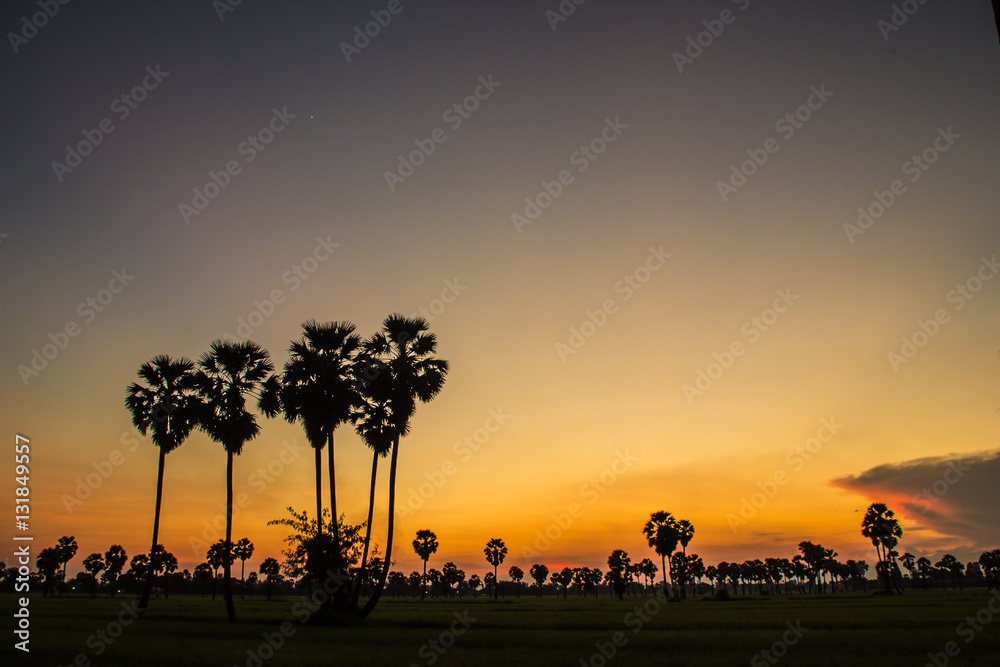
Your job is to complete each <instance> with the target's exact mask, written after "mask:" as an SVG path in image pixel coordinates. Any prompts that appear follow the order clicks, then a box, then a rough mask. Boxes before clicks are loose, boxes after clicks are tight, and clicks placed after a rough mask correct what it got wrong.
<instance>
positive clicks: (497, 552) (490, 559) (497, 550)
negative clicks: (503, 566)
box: [483, 537, 507, 600]
mask: <svg viewBox="0 0 1000 667" xmlns="http://www.w3.org/2000/svg"><path fill="white" fill-rule="evenodd" d="M483 553H484V554H486V562H487V563H489V564H490V565H492V566H493V599H494V600H496V599H497V568H498V567H499V566H500V563H502V562H503V559H504V558H506V557H507V545H506V544H504V543H503V540H501V539H500V538H499V537H494V538H493V539H492V540H490V541H489V542H487V543H486V548H485V549H483ZM504 595H505V596H506V595H507V593H504Z"/></svg>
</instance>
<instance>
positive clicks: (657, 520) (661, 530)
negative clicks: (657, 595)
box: [642, 510, 693, 598]
mask: <svg viewBox="0 0 1000 667" xmlns="http://www.w3.org/2000/svg"><path fill="white" fill-rule="evenodd" d="M642 534H643V535H645V536H646V540H647V542H649V546H650V548H652V549H653V550H654V551H655V552H656V554H657V555H658V556H659V557H660V563H661V564H662V565H663V595H664V596H665V597H667V598H669V597H670V591H668V590H667V571H668V569H669V571H670V586H671V588H672V587H673V585H674V572H673V566H672V565H669V564H668V558H670V555H671V554H673V553H674V551H676V550H677V543H678V541H679V540H680V535H679V534H678V532H677V522H676V521H675V520H674V517H673V515H672V514H670V512H664V511H663V510H659V511H657V512H653V513H652V514H650V515H649V521H647V522H646V524H645V525H644V526H643V527H642ZM692 534H693V530H692Z"/></svg>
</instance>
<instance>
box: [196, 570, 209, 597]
mask: <svg viewBox="0 0 1000 667" xmlns="http://www.w3.org/2000/svg"><path fill="white" fill-rule="evenodd" d="M194 578H195V579H197V580H198V581H200V582H201V597H205V582H206V581H207V580H209V579H212V566H211V565H209V564H208V563H199V564H198V565H197V566H195V568H194Z"/></svg>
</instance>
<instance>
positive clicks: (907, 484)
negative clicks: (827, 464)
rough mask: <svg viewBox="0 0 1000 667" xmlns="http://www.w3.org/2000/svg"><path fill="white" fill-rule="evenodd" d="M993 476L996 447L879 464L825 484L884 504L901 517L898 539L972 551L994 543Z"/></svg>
mask: <svg viewBox="0 0 1000 667" xmlns="http://www.w3.org/2000/svg"><path fill="white" fill-rule="evenodd" d="M998 482H1000V450H996V451H987V452H977V453H970V454H950V455H948V456H939V457H927V458H919V459H913V460H911V461H904V462H902V463H888V464H883V465H879V466H875V467H874V468H870V469H868V470H865V471H864V472H862V473H860V474H857V475H848V476H846V477H840V478H837V479H833V480H830V485H831V486H834V487H836V488H840V489H845V490H848V491H852V492H854V493H858V494H860V495H863V496H865V497H867V498H868V499H869V500H870V501H872V502H884V503H886V504H888V505H889V507H890V508H892V509H894V510H895V511H896V514H897V516H898V517H900V518H901V519H902V520H903V523H904V529H905V530H906V533H904V536H903V540H904V541H906V537H907V534H910V535H911V538H912V539H913V542H914V543H915V544H917V545H920V546H923V547H924V548H926V549H928V550H930V551H934V552H940V551H943V550H956V549H957V550H966V551H967V552H968V553H969V555H970V556H975V555H977V553H976V552H978V551H981V550H985V549H992V548H996V547H997V546H998V545H997V537H998V535H1000V484H998ZM906 524H910V525H906ZM904 546H906V547H907V548H906V550H908V551H913V549H910V548H909V547H908V546H907V545H904Z"/></svg>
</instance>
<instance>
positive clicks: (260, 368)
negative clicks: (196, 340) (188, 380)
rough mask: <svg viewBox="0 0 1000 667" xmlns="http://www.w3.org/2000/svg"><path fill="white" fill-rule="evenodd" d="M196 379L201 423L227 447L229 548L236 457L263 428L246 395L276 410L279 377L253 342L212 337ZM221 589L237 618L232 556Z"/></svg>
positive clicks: (229, 613)
mask: <svg viewBox="0 0 1000 667" xmlns="http://www.w3.org/2000/svg"><path fill="white" fill-rule="evenodd" d="M198 366H199V367H200V371H199V373H198V375H197V380H196V384H197V387H198V392H199V394H200V395H201V397H202V399H203V400H204V402H205V410H204V418H203V419H202V420H201V424H200V426H201V428H202V429H203V430H204V431H205V433H207V434H208V436H209V437H210V438H212V440H215V441H216V442H218V443H221V444H222V446H223V447H224V448H225V450H226V538H225V543H226V549H227V550H229V551H231V549H232V544H233V456H234V455H238V454H240V453H241V452H242V451H243V446H244V445H246V443H247V442H249V441H250V440H253V439H254V438H255V437H257V434H258V433H260V426H259V425H258V424H257V419H256V418H255V417H254V415H253V414H252V413H251V412H249V411H247V407H246V397H247V396H248V395H249V396H256V397H257V405H258V408H259V409H260V410H261V412H263V413H264V414H266V415H274V414H277V412H278V410H279V408H280V405H279V404H278V403H277V401H278V395H279V389H278V387H279V385H280V383H279V381H278V379H277V377H275V376H273V375H271V372H272V371H273V370H274V365H273V364H272V363H271V357H270V355H268V353H267V350H265V349H264V348H262V347H261V346H260V345H258V344H257V343H255V342H253V341H246V342H242V343H231V342H228V341H221V340H216V341H213V342H212V344H211V346H210V348H209V351H208V352H207V353H205V354H204V355H202V357H201V359H199V360H198ZM222 576H223V578H222V594H223V596H224V597H225V599H226V614H227V616H228V617H229V622H230V623H235V622H236V607H235V605H234V604H233V585H232V580H231V577H232V557H231V555H230V557H229V558H226V559H225V566H224V568H223V573H222Z"/></svg>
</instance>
